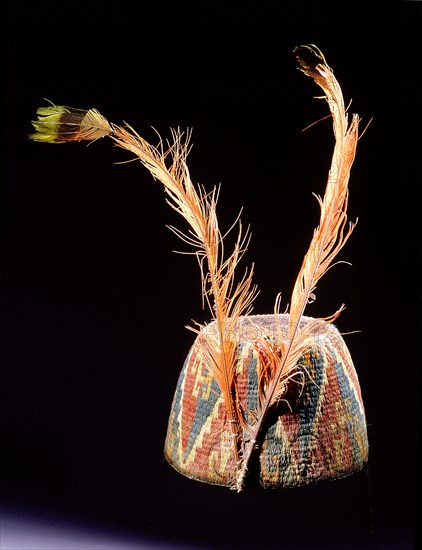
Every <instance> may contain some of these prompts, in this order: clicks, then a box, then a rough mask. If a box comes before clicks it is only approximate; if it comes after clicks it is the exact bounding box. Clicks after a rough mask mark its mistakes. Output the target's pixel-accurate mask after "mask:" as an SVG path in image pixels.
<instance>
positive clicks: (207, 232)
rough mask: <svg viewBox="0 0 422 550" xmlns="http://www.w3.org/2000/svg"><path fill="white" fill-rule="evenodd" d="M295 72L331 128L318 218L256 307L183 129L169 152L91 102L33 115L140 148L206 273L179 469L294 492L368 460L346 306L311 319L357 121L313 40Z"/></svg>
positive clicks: (184, 385)
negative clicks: (322, 106) (286, 291)
mask: <svg viewBox="0 0 422 550" xmlns="http://www.w3.org/2000/svg"><path fill="white" fill-rule="evenodd" d="M295 55H296V58H297V61H298V63H299V68H300V69H301V71H302V72H303V73H304V74H306V75H307V76H310V77H311V78H312V79H313V80H314V82H315V83H316V84H317V85H318V86H319V87H320V88H321V89H322V90H323V92H324V96H323V97H324V98H325V99H326V101H327V104H328V107H329V111H330V115H331V117H332V122H333V131H334V138H335V144H334V150H333V155H332V161H331V167H330V170H329V173H328V179H327V185H326V189H325V193H324V195H323V197H320V196H317V200H318V203H319V206H320V220H319V224H318V226H317V227H316V228H315V230H314V233H313V236H312V239H311V243H310V246H309V248H308V250H307V252H306V254H305V256H304V258H303V263H302V266H301V268H300V270H299V273H298V275H297V278H296V281H295V284H294V287H293V291H292V293H291V296H290V301H289V306H288V308H287V309H286V312H285V313H280V302H281V298H280V295H278V296H277V298H276V300H275V306H274V311H273V312H272V313H269V314H267V315H256V314H252V305H253V302H254V299H255V297H256V294H257V291H256V287H255V286H254V285H253V283H252V276H253V266H252V267H251V268H249V269H248V270H246V272H244V274H243V276H242V277H240V278H239V277H238V276H237V267H238V264H239V262H240V260H241V259H242V257H243V255H244V253H245V251H246V249H247V247H248V243H249V238H250V236H249V233H248V231H244V230H243V228H242V224H241V222H240V219H238V220H237V222H236V223H235V224H234V226H233V228H234V227H235V226H237V230H238V235H237V239H236V240H235V244H234V246H233V250H232V251H231V253H227V247H223V235H222V234H221V232H220V228H219V225H218V219H217V200H218V194H219V191H218V190H217V189H216V188H214V189H212V190H211V191H206V190H205V189H204V188H203V187H202V186H194V185H193V183H192V181H191V179H190V175H189V170H188V166H187V163H186V159H187V155H188V152H189V148H190V146H189V140H190V132H187V133H186V134H185V135H184V134H183V133H182V132H180V130H173V131H172V140H171V144H170V146H169V148H168V149H164V146H163V142H162V141H161V139H160V141H159V143H158V145H157V146H152V145H150V144H149V143H148V142H147V141H146V140H145V139H144V138H142V137H141V136H140V135H139V134H138V133H137V132H136V131H135V130H134V129H133V128H132V127H131V126H128V125H125V126H118V125H116V124H113V123H110V122H109V121H107V119H106V118H105V117H104V116H103V115H101V114H100V113H99V112H98V111H97V110H96V109H89V110H84V109H74V108H72V107H64V106H55V105H50V106H47V107H41V108H40V109H38V111H37V115H38V118H37V120H35V121H33V126H34V128H35V133H34V134H32V135H31V136H30V137H31V138H32V139H33V140H34V141H38V142H44V143H66V142H68V141H81V140H90V141H92V140H96V139H98V138H100V137H106V136H107V137H110V138H111V139H112V140H113V141H114V142H115V144H116V145H118V146H119V147H121V148H124V149H126V150H129V151H131V152H132V153H134V154H135V155H136V156H137V157H138V158H139V159H140V161H141V162H142V164H143V165H144V166H145V167H146V168H147V169H148V170H149V171H150V173H151V174H152V176H153V177H154V179H156V180H158V181H160V182H161V183H162V184H163V185H164V190H165V192H166V197H167V202H168V203H169V205H170V206H171V207H172V208H173V209H174V210H176V212H178V213H179V214H180V215H181V216H182V217H183V218H184V220H185V221H186V222H187V224H188V230H187V231H186V232H182V231H180V230H179V229H178V228H175V227H172V228H171V229H172V230H173V231H174V232H175V233H176V234H177V235H178V236H179V237H180V238H181V239H182V240H183V241H184V242H185V243H186V244H187V245H189V246H190V247H191V250H192V252H191V253H192V254H194V255H196V257H197V259H198V263H199V266H200V273H201V278H202V299H203V304H204V305H206V306H207V307H208V308H209V311H210V314H211V320H210V322H209V323H208V324H204V325H200V324H196V325H195V326H194V327H189V328H191V330H193V331H194V333H195V334H196V337H195V340H194V342H193V345H192V347H191V350H190V352H189V354H188V356H187V358H186V360H185V362H184V365H183V368H182V371H181V374H180V377H179V380H178V383H177V387H176V391H175V394H174V398H173V402H172V405H171V409H170V415H169V422H168V429H167V435H166V439H165V444H164V455H165V457H166V459H167V461H168V462H169V463H170V464H171V465H172V466H173V467H174V468H175V469H176V470H178V471H179V472H180V473H182V474H184V475H186V476H188V477H190V478H193V479H196V480H198V481H203V482H206V483H211V484H216V485H223V486H227V487H230V488H232V489H236V490H237V491H241V490H242V489H245V488H247V487H253V486H261V487H264V488H277V487H295V486H300V485H305V484H308V483H313V482H317V481H320V480H326V479H337V478H341V477H344V476H347V475H349V474H352V473H353V472H356V471H358V470H360V469H361V468H362V467H363V466H364V465H365V463H366V462H367V459H368V439H367V431H366V421H365V412H364V406H363V402H362V396H361V391H360V387H359V382H358V377H357V374H356V371H355V368H354V366H353V362H352V359H351V357H350V354H349V351H348V349H347V346H346V343H345V341H344V339H343V338H342V336H341V334H340V333H339V331H338V330H337V328H336V327H335V326H334V324H333V323H334V321H335V320H336V319H337V317H338V316H339V314H340V313H341V311H342V309H343V307H344V306H341V307H340V308H339V309H338V310H337V311H336V312H335V313H334V314H331V315H329V316H327V317H324V318H312V317H308V316H306V315H305V309H306V306H307V304H308V303H309V302H311V301H313V300H314V299H315V290H316V286H317V283H318V281H319V280H320V279H321V277H322V276H323V275H324V274H325V273H326V271H327V270H328V269H330V267H332V266H333V265H334V263H335V261H334V260H335V258H336V256H337V254H338V252H339V251H340V250H341V249H342V247H343V246H344V244H345V243H346V241H347V239H348V238H349V236H350V235H351V233H352V231H353V228H354V224H353V223H350V222H348V221H347V199H348V192H349V191H348V183H349V175H350V170H351V167H352V164H353V160H354V157H355V152H356V146H357V141H358V137H359V135H358V126H359V118H358V116H357V115H352V117H351V120H350V123H349V120H348V115H347V112H346V109H345V106H344V101H343V95H342V91H341V88H340V85H339V83H338V82H337V80H336V78H335V76H334V73H333V71H332V69H331V68H330V67H329V66H328V64H327V62H326V61H325V58H324V56H323V55H322V53H321V52H320V50H319V49H318V48H317V47H316V46H314V45H308V46H299V47H297V48H295Z"/></svg>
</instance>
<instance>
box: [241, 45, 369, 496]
mask: <svg viewBox="0 0 422 550" xmlns="http://www.w3.org/2000/svg"><path fill="white" fill-rule="evenodd" d="M295 54H296V58H297V60H298V62H299V67H300V69H301V71H302V72H304V73H305V74H306V75H307V76H311V77H312V78H313V80H314V81H315V83H316V84H318V85H319V86H320V87H321V88H322V89H323V91H324V93H325V96H324V98H325V100H326V101H327V103H328V106H329V109H330V112H331V116H332V119H333V130H334V137H335V146H334V151H333V156H332V161H331V167H330V170H329V174H328V181H327V186H326V189H325V194H324V197H323V199H321V198H320V197H318V196H317V200H318V203H319V206H320V209H321V214H320V221H319V225H318V227H317V228H316V229H315V230H314V233H313V237H312V240H311V244H310V246H309V249H308V251H307V253H306V254H305V257H304V259H303V263H302V266H301V268H300V271H299V274H298V276H297V278H296V282H295V284H294V288H293V292H292V295H291V301H290V308H289V323H288V330H287V335H286V334H284V333H282V332H281V329H279V331H278V337H277V340H276V343H274V342H272V341H271V340H269V339H267V340H264V341H263V342H262V343H261V344H262V345H263V346H264V348H263V350H261V352H262V360H261V363H260V368H261V372H260V375H259V377H260V380H263V381H264V383H261V384H260V404H261V407H260V410H259V412H258V415H257V420H256V422H255V423H254V424H253V426H250V427H249V440H248V441H245V444H244V449H243V453H242V464H241V468H240V469H239V472H238V480H237V483H238V490H241V489H242V486H243V484H244V479H245V476H246V473H247V469H248V463H249V460H250V458H251V455H252V452H253V449H254V446H255V442H256V441H257V438H258V434H259V432H260V430H261V427H262V424H263V422H264V419H265V417H266V414H267V412H268V410H269V408H270V407H271V406H272V405H274V404H275V403H276V402H277V401H279V400H280V399H282V397H283V395H285V394H286V392H287V389H288V385H289V381H291V380H293V382H295V383H297V381H298V379H297V377H298V375H299V374H300V373H299V372H298V370H297V365H298V360H299V359H300V357H301V356H302V354H303V353H304V351H305V350H306V349H307V348H308V347H309V345H310V342H311V338H312V337H313V336H314V335H315V333H316V332H318V331H320V330H321V329H322V328H323V326H324V325H326V324H327V323H331V322H333V321H334V320H335V319H336V318H337V317H338V316H339V314H340V313H341V311H342V310H343V308H344V305H342V306H341V307H340V308H339V309H338V310H337V311H336V312H335V313H334V314H332V315H330V316H329V317H325V318H319V319H313V320H311V321H308V322H306V323H303V314H304V311H305V308H306V305H307V304H308V303H310V302H312V301H313V300H314V299H315V289H316V286H317V283H318V281H319V280H320V279H321V277H322V276H323V275H324V274H325V273H326V272H327V271H328V269H330V267H332V266H333V265H334V264H333V262H334V259H335V257H336V256H337V254H338V252H339V251H340V250H341V249H342V247H343V246H344V244H345V243H346V241H347V239H348V238H349V237H350V234H351V233H352V231H353V228H354V226H355V224H353V223H349V225H348V226H347V213H346V210H347V199H348V182H349V175H350V169H351V166H352V163H353V160H354V157H355V152H356V146H357V141H358V125H359V118H358V116H357V115H353V117H352V120H351V123H350V125H349V124H348V117H347V113H346V110H345V106H344V100H343V95H342V91H341V88H340V85H339V83H338V82H337V80H336V78H335V76H334V73H333V71H332V69H331V68H330V67H329V66H328V65H327V63H326V61H325V58H324V56H323V55H322V53H321V52H320V50H319V49H318V48H317V47H316V46H314V45H309V46H299V47H297V48H295ZM279 305H280V299H279V297H278V298H277V300H276V305H275V313H276V314H278V313H279Z"/></svg>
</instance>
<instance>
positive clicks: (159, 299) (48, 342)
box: [0, 1, 421, 548]
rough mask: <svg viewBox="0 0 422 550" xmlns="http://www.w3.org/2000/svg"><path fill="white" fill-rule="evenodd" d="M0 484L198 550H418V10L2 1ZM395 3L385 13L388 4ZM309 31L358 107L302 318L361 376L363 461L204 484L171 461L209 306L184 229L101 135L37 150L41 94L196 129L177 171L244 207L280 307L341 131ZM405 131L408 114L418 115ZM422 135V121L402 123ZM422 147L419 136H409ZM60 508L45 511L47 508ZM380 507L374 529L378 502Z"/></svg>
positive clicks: (8, 500)
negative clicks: (366, 453)
mask: <svg viewBox="0 0 422 550" xmlns="http://www.w3.org/2000/svg"><path fill="white" fill-rule="evenodd" d="M3 10H4V17H3V29H4V32H3V45H4V47H3V52H4V55H5V63H4V65H3V76H4V79H3V85H4V84H5V91H4V96H3V97H4V99H3V103H2V107H3V122H4V123H5V124H3V125H2V133H3V135H2V139H3V150H2V171H3V174H2V175H3V177H2V190H1V215H2V220H1V231H2V240H1V285H0V322H1V334H0V337H1V343H0V350H1V352H0V353H1V390H2V397H1V405H2V411H3V412H2V414H1V417H2V418H1V422H2V437H1V453H0V454H1V459H2V470H1V474H2V499H3V505H4V507H6V509H8V510H13V509H15V508H16V509H19V507H25V509H26V510H29V511H31V510H33V511H34V513H35V512H36V511H38V512H39V511H41V510H43V511H44V512H43V513H45V514H47V515H48V513H49V511H54V513H55V514H57V513H60V514H63V516H64V517H72V518H76V519H79V520H80V521H87V522H89V521H92V522H96V524H99V525H107V526H108V527H112V528H113V529H116V530H117V531H119V530H122V531H131V532H133V533H135V534H138V535H139V536H153V537H156V538H157V540H161V541H167V542H166V545H168V546H169V547H170V546H171V544H172V543H174V544H176V543H177V544H178V543H179V542H181V543H183V544H188V543H192V544H194V545H195V546H196V547H198V548H202V547H205V546H206V545H210V547H212V548H229V547H231V548H234V547H237V546H239V547H242V548H258V547H259V548H273V547H280V548H304V547H309V548H330V547H332V548H348V547H350V548H365V547H368V546H369V544H370V541H371V530H372V531H373V533H374V536H375V541H376V543H377V544H378V546H379V547H380V548H387V547H388V548H409V547H411V545H412V540H413V531H414V522H415V502H416V501H415V498H416V491H415V488H416V485H417V477H416V474H417V470H416V462H417V461H416V456H417V437H416V434H417V419H418V416H419V412H420V410H419V408H418V396H419V389H418V388H419V374H418V370H419V367H420V354H419V351H420V314H419V303H418V300H419V298H420V270H419V268H420V239H419V233H420V224H419V218H420V213H419V210H420V201H419V194H420V191H419V187H420V182H421V178H420V176H421V173H420V147H418V146H417V142H416V141H415V135H416V134H415V129H414V127H415V126H416V128H417V127H418V125H417V123H416V118H415V117H417V115H418V112H419V111H420V87H419V75H418V72H419V69H415V68H416V67H418V66H419V65H420V56H419V55H418V52H419V51H420V36H419V35H420V25H421V16H420V15H421V10H420V3H419V2H401V3H396V4H389V8H387V7H386V6H385V4H384V5H382V6H381V5H380V6H379V7H378V8H377V10H376V11H375V10H374V11H371V10H368V9H367V6H366V4H362V5H359V4H358V5H353V4H350V5H347V6H346V7H345V8H344V7H343V6H340V4H339V3H337V4H329V3H320V2H282V1H272V2H256V1H236V2H211V1H206V2H197V3H195V4H193V5H190V6H189V7H188V6H186V5H184V4H183V3H177V2H172V3H158V2H156V3H154V2H148V3H146V2H125V1H123V2H122V1H119V2H113V1H110V2H108V3H104V2H89V1H86V2H74V1H73V2H48V1H44V2H41V1H35V2H28V3H25V2H21V1H16V2H9V4H7V3H6V4H3ZM388 10H389V11H388ZM304 43H305V44H306V43H314V44H316V45H318V46H319V48H320V49H321V50H322V51H323V52H324V54H325V56H326V58H327V61H328V63H329V64H330V66H332V67H333V68H334V70H335V74H336V76H337V78H338V79H339V81H340V83H341V85H342V88H343V92H344V95H345V99H346V102H348V101H349V100H353V101H352V105H351V108H350V110H351V111H352V112H357V113H359V115H360V116H361V118H362V123H361V124H362V128H363V127H364V126H365V125H366V124H367V123H368V122H369V120H370V119H371V118H373V121H372V123H371V124H370V126H369V128H368V130H367V132H366V133H365V134H364V136H363V137H362V138H361V140H360V142H359V145H358V155H357V159H356V162H355V165H354V167H353V170H352V178H351V191H350V207H349V213H350V218H351V219H355V218H356V217H359V223H358V225H357V228H356V230H355V232H354V234H353V236H352V237H351V239H350V241H349V242H348V243H347V245H346V248H345V249H344V250H343V251H342V253H341V257H340V259H343V260H347V261H350V262H351V263H352V264H353V265H352V267H350V266H345V265H339V266H337V267H336V268H334V269H333V270H331V271H330V272H329V273H328V274H327V275H326V276H325V277H324V279H323V280H322V281H321V283H320V285H319V287H318V292H317V298H318V299H317V301H316V302H315V303H314V304H313V305H312V306H310V307H309V310H308V314H310V315H313V316H323V315H327V314H330V313H332V312H333V311H334V310H335V309H336V308H337V307H338V306H339V305H340V304H341V303H342V302H345V303H346V305H347V309H346V311H345V312H344V313H343V314H342V315H341V317H340V319H339V320H338V323H337V325H338V327H339V328H340V330H341V331H343V332H348V331H353V330H359V331H361V332H359V333H355V334H352V335H349V336H346V339H347V340H346V341H347V343H348V346H349V349H350V351H351V354H352V357H353V360H354V363H355V366H356V370H357V372H358V375H359V378H360V382H361V387H362V392H363V397H364V401H365V406H366V412H367V421H368V432H369V440H370V461H369V485H368V479H367V475H366V473H365V472H361V473H359V474H355V475H354V476H351V477H349V478H346V479H344V480H341V481H336V482H330V483H325V484H321V485H317V486H313V487H308V488H302V489H296V490H280V491H276V492H272V493H270V494H267V493H265V492H254V493H244V494H236V493H234V492H231V491H229V490H228V489H225V488H220V487H212V486H208V485H204V484H201V483H198V482H195V481H192V480H189V479H188V478H185V477H183V476H181V475H179V474H178V473H176V472H175V471H174V470H172V468H171V467H170V466H168V465H166V464H164V463H163V453H162V449H163V443H164V438H165V432H166V426H167V417H168V413H169V409H170V404H171V400H172V396H173V391H174V389H175V386H176V382H177V378H178V375H179V373H180V370H181V368H182V364H183V361H184V358H185V356H186V354H187V352H188V350H189V347H190V345H191V343H192V339H193V336H192V334H191V333H190V332H189V331H187V330H186V329H185V328H184V327H185V325H187V324H189V323H190V322H191V319H196V320H198V321H200V322H202V321H208V320H209V315H208V312H203V311H202V309H201V298H200V279H199V273H198V269H197V265H196V262H195V260H194V259H193V258H192V257H188V256H181V255H176V254H173V252H172V250H174V249H178V250H181V249H182V250H183V249H184V245H183V244H182V243H180V242H178V241H177V239H176V237H175V236H174V235H173V234H172V233H171V232H170V231H169V230H168V229H166V227H165V226H166V224H175V225H177V226H178V227H181V228H182V227H183V223H182V222H181V221H180V220H178V219H177V217H176V215H175V214H174V213H173V211H171V210H170V209H169V208H168V206H167V205H166V204H165V201H164V198H163V191H162V188H161V186H160V184H158V183H156V182H154V181H153V180H152V178H151V177H150V175H149V174H148V173H147V172H146V170H145V169H143V168H142V166H141V165H140V164H138V163H136V162H133V163H129V164H123V165H119V164H115V163H116V162H120V161H123V160H127V159H128V158H130V157H129V156H128V155H126V154H125V153H124V152H122V151H119V150H117V149H113V148H112V146H111V143H110V142H109V141H107V140H100V141H98V142H97V143H95V144H93V145H91V146H89V147H86V146H85V145H84V144H69V145H61V146H48V145H41V144H37V143H33V142H30V141H29V140H28V139H27V134H28V133H29V132H31V130H32V128H31V125H30V121H31V119H33V118H34V115H35V111H36V109H37V107H38V106H40V105H42V104H44V103H45V102H44V99H43V98H47V99H49V100H51V101H53V102H54V103H56V104H65V105H71V106H75V107H83V108H90V107H96V108H97V109H99V110H100V111H101V112H102V113H103V114H104V115H105V116H107V117H108V118H109V119H110V120H112V121H113V122H117V123H119V122H121V121H123V120H124V121H127V122H129V123H131V124H132V125H133V126H134V127H135V128H136V129H137V130H138V132H140V133H141V134H142V135H144V136H145V137H146V138H147V139H150V140H152V141H155V140H156V136H155V134H154V132H153V130H152V129H151V127H152V126H153V127H155V128H156V129H157V130H158V131H159V132H160V133H161V134H162V135H163V136H164V137H167V136H168V135H169V128H170V127H177V126H180V127H181V128H186V127H189V128H193V139H192V141H193V143H194V147H193V150H192V152H191V154H190V157H189V166H190V169H191V173H192V179H193V181H195V182H201V183H202V184H204V185H205V186H206V187H207V188H208V189H211V188H212V186H213V185H215V184H218V183H219V182H221V183H222V189H221V199H220V206H219V216H220V221H221V224H222V226H223V228H224V227H225V228H228V227H229V226H230V225H231V223H232V221H233V220H234V219H235V217H236V215H237V213H238V211H239V209H240V208H241V207H243V212H242V220H243V222H244V224H245V225H246V224H251V227H252V234H253V235H252V241H251V244H250V247H249V250H248V253H247V257H246V260H245V264H244V265H245V266H246V265H247V264H250V263H251V262H254V263H255V266H256V277H255V280H256V283H257V284H258V285H259V288H260V290H261V293H260V295H259V297H258V299H257V300H256V304H255V312H257V313H270V312H271V311H272V308H273V303H274V299H275V296H276V294H277V293H278V292H279V291H282V292H283V297H284V300H283V304H284V305H286V303H287V302H288V296H289V293H290V292H291V289H292V284H293V281H294V279H295V277H296V274H297V271H298V269H299V267H300V263H301V261H302V257H303V254H304V252H305V251H306V247H307V245H308V243H309V240H310V238H311V234H312V230H313V228H314V227H315V225H316V224H317V221H318V215H319V213H318V207H317V203H316V201H315V199H314V198H313V197H312V192H316V193H322V192H323V190H324V185H325V179H326V173H327V170H328V167H329V160H330V154H331V150H332V145H333V139H332V135H331V123H330V121H329V120H325V121H322V122H320V123H319V124H317V125H315V126H313V127H312V128H310V129H308V130H307V131H305V132H303V133H302V132H301V130H302V129H303V128H305V127H306V126H308V125H309V124H311V123H312V122H314V121H316V120H318V119H320V118H321V117H324V116H325V115H326V114H327V112H328V111H327V106H326V104H325V103H324V102H323V101H321V100H317V99H313V96H315V95H320V90H319V89H318V88H317V87H316V86H315V85H314V84H313V82H312V81H311V79H309V78H307V77H305V76H304V75H303V74H302V73H300V72H299V71H298V70H297V69H296V62H295V59H294V56H293V54H292V50H293V48H294V47H295V46H296V45H298V44H304ZM419 128H420V125H419ZM416 132H417V134H419V130H416ZM419 143H420V140H419ZM51 513H53V512H51ZM371 516H372V520H371V521H370V517H371Z"/></svg>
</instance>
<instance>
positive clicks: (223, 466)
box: [164, 315, 368, 488]
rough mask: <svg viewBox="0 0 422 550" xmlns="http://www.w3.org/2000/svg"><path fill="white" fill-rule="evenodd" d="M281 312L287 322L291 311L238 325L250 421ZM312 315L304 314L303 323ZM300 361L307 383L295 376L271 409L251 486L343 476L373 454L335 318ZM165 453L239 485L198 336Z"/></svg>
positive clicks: (191, 473) (182, 467)
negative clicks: (262, 344) (262, 348)
mask: <svg viewBox="0 0 422 550" xmlns="http://www.w3.org/2000/svg"><path fill="white" fill-rule="evenodd" d="M276 320H277V322H279V323H281V326H284V327H286V326H287V322H288V315H278V316H277V319H276V316H274V315H252V316H248V317H243V318H242V319H241V321H240V322H239V325H238V331H237V337H238V353H237V363H236V376H237V387H238V388H239V398H240V400H241V402H242V405H243V408H244V410H245V411H246V418H247V421H248V422H249V423H251V424H252V423H253V421H254V413H255V412H256V410H257V408H258V377H257V367H258V362H259V360H260V355H259V341H260V339H262V338H264V337H265V338H271V337H274V334H273V332H274V327H275V321H276ZM309 320H310V318H309V317H304V318H303V319H302V323H306V322H308V321H309ZM212 325H213V323H211V324H210V325H208V326H207V327H205V328H204V329H203V332H204V333H206V331H207V330H210V328H212ZM298 368H299V372H300V373H302V374H301V376H300V377H299V378H300V380H301V383H300V384H299V383H297V382H292V383H290V384H289V390H288V391H287V393H286V396H285V399H283V400H280V401H279V402H278V404H277V405H276V406H275V407H273V410H271V411H270V414H268V415H267V419H266V423H265V424H264V427H263V429H262V430H261V437H260V439H259V441H257V446H256V449H255V451H254V457H253V460H252V461H251V464H250V466H249V470H248V476H247V483H246V485H247V486H248V485H249V486H256V485H260V486H262V487H264V488H277V487H296V486H300V485H305V484H309V483H314V482H317V481H321V480H326V479H337V478H341V477H344V476H347V475H349V474H352V473H353V472H356V471H358V470H360V469H361V468H362V467H363V466H364V464H365V463H366V462H367V458H368V439H367V431H366V421H365V412H364V407H363V402H362V396H361V391H360V387H359V381H358V377H357V374H356V371H355V368H354V366H353V363H352V359H351V357H350V353H349V351H348V349H347V346H346V344H345V342H344V339H343V338H342V336H341V335H340V333H339V332H338V330H337V329H336V328H335V327H334V326H333V325H332V324H329V325H325V326H324V328H323V330H321V331H320V332H317V333H315V337H314V339H313V341H312V343H311V344H310V346H309V348H308V349H307V351H306V352H305V353H304V354H303V355H302V357H301V358H300V360H299V362H298ZM296 380H297V377H296ZM245 437H246V435H245ZM164 453H165V457H166V459H167V461H168V462H169V463H170V464H171V465H172V466H173V467H174V468H175V469H176V470H178V471H179V472H180V473H182V474H184V475H186V476H188V477H190V478H193V479H196V480H198V481H203V482H206V483H211V484H217V485H223V486H228V487H233V486H234V485H235V482H236V469H237V464H236V459H235V453H234V448H233V435H232V433H231V430H230V426H229V423H228V419H227V415H226V411H225V405H224V401H223V399H222V397H221V392H220V389H219V387H218V385H217V383H216V381H215V380H214V378H213V376H212V375H211V373H210V372H209V371H208V369H207V368H206V366H205V362H204V360H203V352H202V349H201V345H200V339H199V336H198V337H197V339H196V341H195V343H194V344H193V346H192V348H191V350H190V352H189V354H188V357H187V358H186V361H185V364H184V366H183V369H182V372H181V374H180V377H179V380H178V383H177V387H176V391H175V395H174V399H173V403H172V407H171V412H170V417H169V423H168V430H167V437H166V441H165V449H164Z"/></svg>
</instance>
